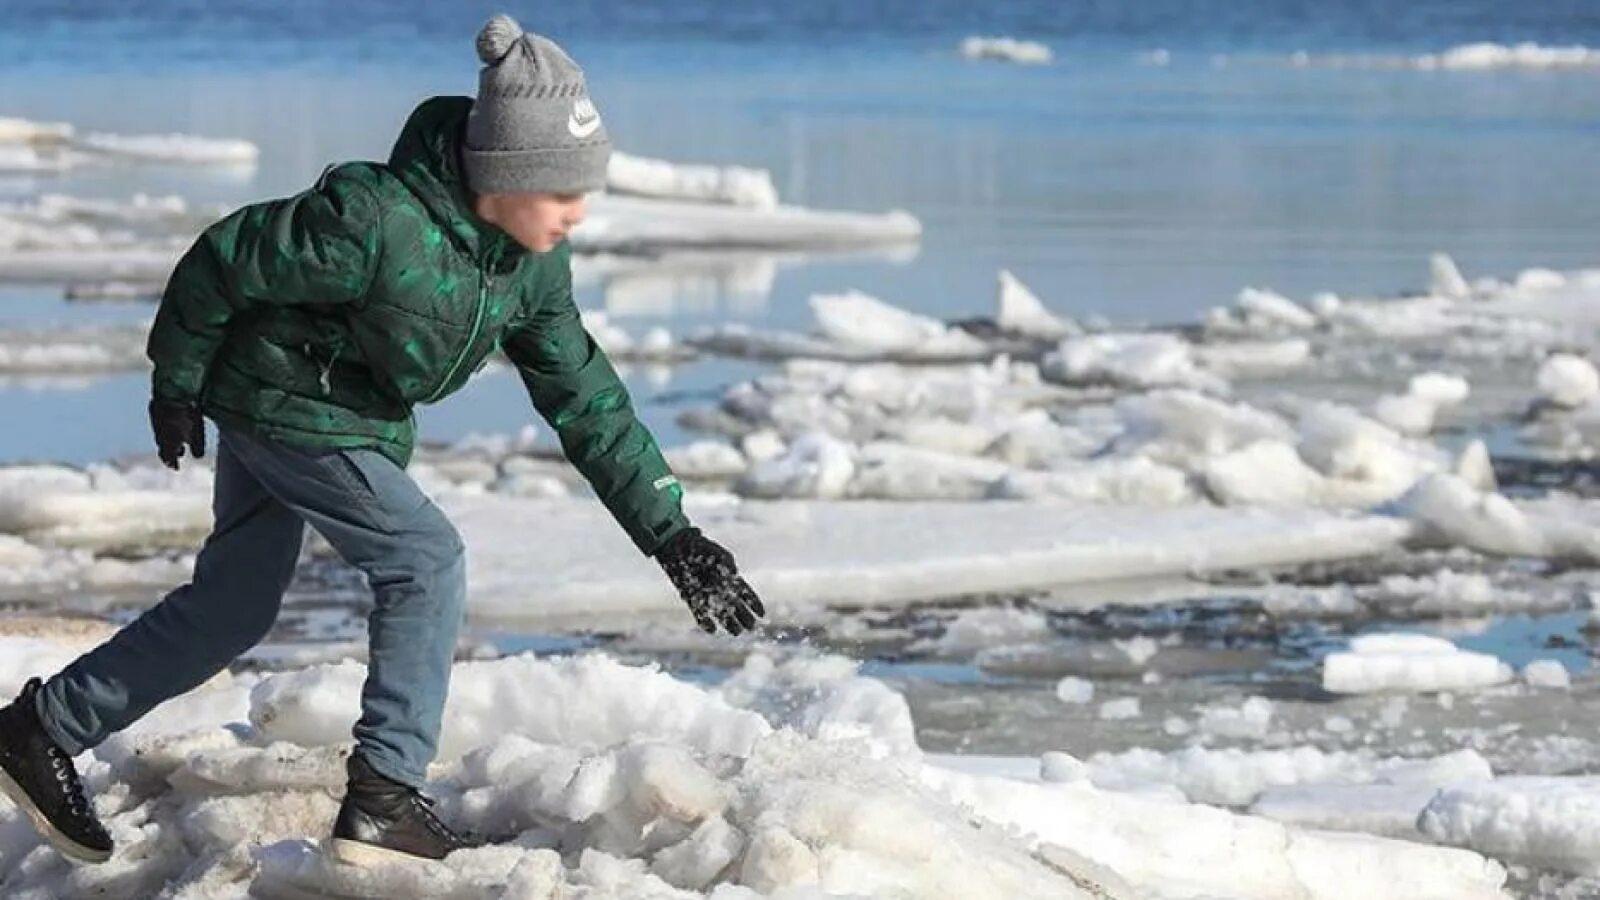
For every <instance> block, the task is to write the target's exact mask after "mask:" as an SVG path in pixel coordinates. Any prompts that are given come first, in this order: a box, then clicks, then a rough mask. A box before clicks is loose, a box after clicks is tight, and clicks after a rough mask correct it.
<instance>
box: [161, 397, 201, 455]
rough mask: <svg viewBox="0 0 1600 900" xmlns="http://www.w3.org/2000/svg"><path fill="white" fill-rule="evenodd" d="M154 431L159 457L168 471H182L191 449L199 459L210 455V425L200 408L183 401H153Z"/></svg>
mask: <svg viewBox="0 0 1600 900" xmlns="http://www.w3.org/2000/svg"><path fill="white" fill-rule="evenodd" d="M150 430H151V431H152V432H153V433H154V434H155V438H156V455H158V456H160V457H161V461H162V462H163V463H166V465H167V468H169V469H176V468H178V460H179V459H182V458H183V448H184V447H185V446H187V447H188V448H189V453H190V454H191V455H192V456H194V458H195V459H200V458H201V457H203V456H205V455H206V423H205V420H204V419H202V418H201V417H200V407H198V406H196V405H195V404H193V403H185V402H183V401H181V400H163V399H161V398H160V397H157V398H156V399H154V400H151V401H150Z"/></svg>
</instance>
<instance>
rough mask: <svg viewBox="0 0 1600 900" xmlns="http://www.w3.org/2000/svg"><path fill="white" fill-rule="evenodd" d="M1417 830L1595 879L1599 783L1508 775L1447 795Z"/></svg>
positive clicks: (1599, 869) (1599, 852)
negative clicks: (1591, 876) (1593, 876)
mask: <svg viewBox="0 0 1600 900" xmlns="http://www.w3.org/2000/svg"><path fill="white" fill-rule="evenodd" d="M1417 824H1418V827H1419V828H1420V829H1421V830H1422V831H1423V833H1424V834H1426V835H1427V836H1428V837H1430V838H1432V839H1433V840H1435V841H1438V842H1439V843H1442V844H1449V845H1453V846H1458V847H1470V848H1472V849H1474V850H1478V851H1479V852H1484V853H1492V854H1494V855H1495V856H1496V857H1498V858H1501V859H1505V860H1507V861H1510V862H1516V863H1521V864H1523V865H1532V866H1538V867H1541V868H1551V869H1558V870H1562V871H1567V872H1573V873H1576V874H1581V875H1595V874H1600V779H1596V778H1593V777H1566V778H1560V777H1535V776H1508V777H1502V778H1497V779H1495V780H1494V781H1491V782H1488V783H1485V784H1468V785H1458V786H1455V787H1451V788H1447V789H1445V790H1442V791H1440V792H1439V793H1438V795H1437V796H1436V797H1434V798H1433V800H1432V801H1431V802H1430V803H1429V804H1428V806H1427V808H1426V809H1425V810H1423V812H1422V815H1421V818H1420V819H1419V821H1418V823H1417Z"/></svg>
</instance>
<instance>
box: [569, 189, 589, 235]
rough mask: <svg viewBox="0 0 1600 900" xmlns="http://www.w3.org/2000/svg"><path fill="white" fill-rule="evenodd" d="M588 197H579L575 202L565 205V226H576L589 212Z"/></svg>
mask: <svg viewBox="0 0 1600 900" xmlns="http://www.w3.org/2000/svg"><path fill="white" fill-rule="evenodd" d="M587 204H588V199H587V198H582V197H580V198H579V199H578V200H577V202H575V203H573V204H572V205H571V206H569V207H567V227H568V228H576V227H578V225H579V224H580V223H581V222H583V219H584V217H585V216H587V215H588V214H589V209H588V205H587Z"/></svg>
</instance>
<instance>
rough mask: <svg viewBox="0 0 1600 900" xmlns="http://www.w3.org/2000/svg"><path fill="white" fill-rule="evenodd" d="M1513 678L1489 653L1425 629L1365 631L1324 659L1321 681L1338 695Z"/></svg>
mask: <svg viewBox="0 0 1600 900" xmlns="http://www.w3.org/2000/svg"><path fill="white" fill-rule="evenodd" d="M1511 677H1512V671H1511V667H1510V666H1508V665H1506V664H1505V663H1504V662H1501V661H1500V660H1499V659H1497V658H1496V657H1494V656H1492V655H1490V654H1487V653H1474V652H1472V651H1468V650H1462V649H1460V648H1459V647H1457V646H1456V645H1455V644H1453V643H1451V642H1450V641H1448V640H1445V639H1443V638H1436V637H1431V636H1428V635H1421V634H1368V635H1363V636H1361V637H1358V638H1355V639H1353V640H1352V641H1351V642H1350V650H1349V652H1344V653H1330V654H1328V655H1327V656H1326V657H1324V658H1323V660H1322V686H1323V688H1324V689H1325V690H1328V691H1331V692H1333V693H1336V694H1366V693H1374V692H1379V691H1447V690H1470V689H1473V688H1483V687H1491V686H1493V685H1497V684H1503V683H1505V682H1507V681H1510V680H1511Z"/></svg>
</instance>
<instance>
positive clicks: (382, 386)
mask: <svg viewBox="0 0 1600 900" xmlns="http://www.w3.org/2000/svg"><path fill="white" fill-rule="evenodd" d="M471 106H472V101H471V99H470V98H466V97H434V98H432V99H429V100H426V101H424V102H423V103H422V104H421V105H420V106H418V107H417V109H416V111H415V112H413V113H412V114H411V117H410V119H409V120H408V121H407V122H406V125H405V128H404V129H403V130H402V131H401V134H400V138H399V140H397V141H396V142H395V146H394V151H393V153H392V154H391V155H390V157H389V163H388V165H380V164H377V163H366V162H358V163H348V164H345V165H341V166H337V167H333V168H330V169H329V170H328V171H327V172H325V173H324V174H323V176H322V178H320V179H319V180H318V182H317V184H316V186H314V187H312V188H311V189H310V190H307V191H305V192H303V193H301V194H298V195H296V196H294V197H290V198H287V199H283V200H274V201H269V202H265V203H257V204H254V205H251V206H246V207H244V208H243V209H240V210H238V211H237V212H235V213H233V214H232V215H230V216H228V217H227V218H225V219H223V220H221V221H220V222H217V223H216V224H214V225H212V226H211V227H210V228H208V229H206V231H205V233H204V234H202V235H201V236H200V238H199V240H197V241H196V242H195V244H194V246H193V247H191V248H190V249H189V251H188V252H187V253H186V254H185V255H184V256H183V258H182V259H181V260H180V261H179V262H178V266H177V268H176V269H175V270H174V271H173V273H172V277H171V279H170V280H169V281H168V283H167V287H166V291H165V293H164V294H163V296H162V299H161V307H160V310H159V311H158V312H157V313H156V319H155V324H154V325H153V326H152V328H151V331H150V339H149V344H148V353H149V356H150V360H151V361H152V362H153V363H154V364H155V375H154V384H153V390H154V393H155V396H157V397H162V398H167V399H174V400H182V401H192V402H198V403H199V404H200V406H201V408H202V410H203V411H204V412H205V414H206V415H208V416H210V417H211V418H212V419H214V420H216V421H217V422H218V423H219V424H221V425H223V426H225V427H229V428H239V429H244V430H246V431H248V432H251V433H253V434H256V435H260V436H263V437H267V438H271V439H274V440H280V441H283V442H286V443H291V444H295V445H298V446H303V447H310V448H313V449H316V448H354V447H369V448H373V449H376V450H379V451H381V452H383V453H384V455H386V456H388V457H389V458H390V459H393V460H394V461H395V462H396V463H397V464H399V465H401V466H404V465H406V463H407V462H408V461H409V460H410V457H411V452H412V447H413V444H414V442H415V437H416V423H415V420H414V418H413V416H412V407H413V405H415V404H418V403H432V402H433V401H435V400H439V399H440V398H442V397H445V396H447V395H449V394H450V393H452V392H454V391H456V390H457V389H459V388H460V387H461V386H462V385H463V384H464V383H466V381H467V379H468V378H469V377H471V375H472V373H473V372H474V371H476V370H477V369H479V368H481V367H482V366H483V364H484V363H485V362H486V361H487V360H488V358H489V356H490V354H492V353H493V352H495V350H496V349H499V350H501V351H503V352H504V353H505V355H506V357H507V358H509V359H510V361H511V362H512V364H514V365H515V366H516V367H517V370H518V372H520V373H521V376H522V380H523V383H524V384H525V385H526V386H527V389H528V394H529V396H530V397H532V399H533V405H534V407H535V408H536V409H537V410H538V411H539V413H540V414H541V415H542V416H544V418H545V419H546V420H547V421H548V422H549V423H550V424H551V425H552V426H553V427H554V428H555V430H556V433H557V434H558V435H559V437H560V439H561V446H562V449H563V450H564V451H565V452H566V455H567V458H568V459H570V460H571V461H572V462H573V464H575V465H576V466H577V467H578V469H579V470H580V471H581V472H582V473H583V475H584V477H585V478H587V479H588V480H589V483H590V484H591V485H593V487H594V489H595V492H596V493H597V494H598V495H599V496H600V499H601V500H602V501H603V502H604V503H605V505H606V507H607V508H608V509H609V510H610V511H611V513H612V515H613V516H615V517H616V519H617V521H618V522H619V523H621V524H622V526H623V528H624V529H626V530H627V532H628V535H629V536H630V537H631V538H632V539H633V541H634V543H635V544H637V545H638V546H639V548H640V549H641V550H643V551H644V552H646V553H651V552H654V550H655V549H656V548H657V547H659V546H660V545H661V544H663V543H664V542H665V541H666V540H667V539H668V538H670V537H671V536H672V535H673V534H675V533H676V532H678V531H680V530H681V529H683V528H684V527H686V526H687V524H688V523H687V520H686V519H685V518H684V515H683V512H682V504H681V499H682V489H681V488H680V487H679V485H678V482H677V479H676V478H674V477H673V476H672V472H671V470H670V469H669V468H668V467H667V464H666V461H665V460H663V459H662V456H661V451H660V449H659V448H658V447H657V446H656V443H655V439H654V438H652V437H651V436H650V433H649V432H648V431H646V430H645V428H644V426H643V425H641V424H640V423H639V420H638V419H637V418H636V417H635V415H634V411H633V406H632V402H631V401H630V399H629V397H628V392H627V389H626V388H624V387H623V385H622V382H621V381H620V380H619V379H618V378H617V374H616V371H615V370H614V369H612V367H611V363H610V362H609V361H608V360H607V359H606V356H605V354H604V353H602V352H601V350H600V348H599V347H598V346H596V345H595V343H594V340H593V339H592V338H591V337H590V336H589V334H588V333H587V332H586V331H585V330H584V328H583V325H582V324H581V323H580V322H579V320H578V308H577V306H576V305H575V304H574V303H573V299H572V269H571V250H570V248H569V247H568V246H567V245H566V244H565V243H563V244H562V245H561V246H559V247H557V248H556V249H555V250H552V251H551V252H549V253H543V254H533V253H529V252H527V251H526V250H524V249H523V248H522V247H521V246H520V245H518V244H517V243H516V242H515V241H513V240H512V239H511V238H510V237H509V236H508V235H507V234H506V233H505V232H503V231H501V230H500V229H499V228H496V227H494V226H492V225H490V224H488V223H486V222H484V221H483V220H481V219H479V218H478V217H477V215H476V214H475V213H474V212H473V211H472V205H471V202H470V196H469V194H468V193H467V191H466V188H465V186H464V184H463V181H462V177H461V174H460V172H461V170H460V167H459V165H458V155H457V149H458V142H459V139H460V135H461V134H462V129H463V126H464V124H465V122H466V116H467V111H468V110H469V109H470V108H471Z"/></svg>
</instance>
